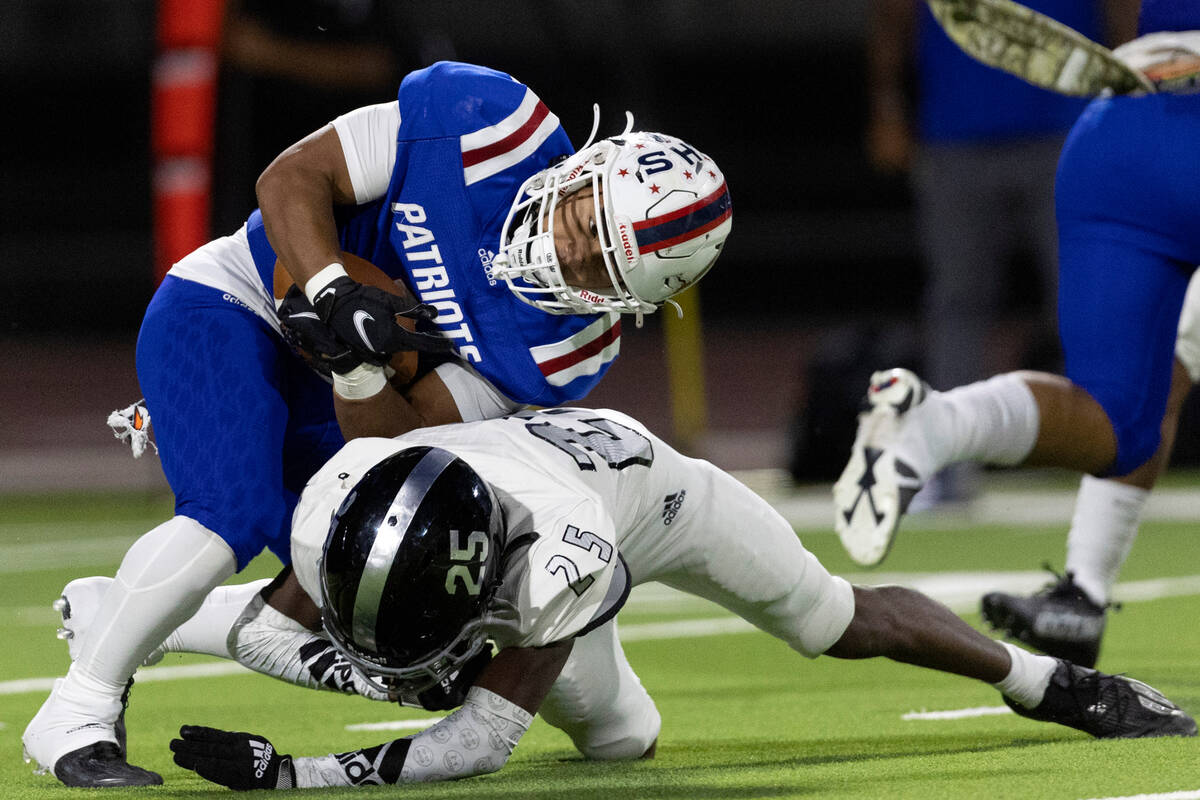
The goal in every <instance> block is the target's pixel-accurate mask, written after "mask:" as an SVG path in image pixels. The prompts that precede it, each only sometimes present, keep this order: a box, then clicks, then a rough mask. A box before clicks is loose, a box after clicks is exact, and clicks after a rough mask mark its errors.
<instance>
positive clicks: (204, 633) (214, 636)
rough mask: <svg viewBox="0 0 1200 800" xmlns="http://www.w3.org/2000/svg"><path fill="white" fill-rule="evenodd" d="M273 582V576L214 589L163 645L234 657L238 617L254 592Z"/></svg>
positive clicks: (175, 649)
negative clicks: (230, 641) (230, 642)
mask: <svg viewBox="0 0 1200 800" xmlns="http://www.w3.org/2000/svg"><path fill="white" fill-rule="evenodd" d="M270 582H271V579H270V578H263V579H262V580H259V581H252V582H250V583H241V584H236V585H233V586H218V587H217V588H215V589H213V590H212V591H211V592H209V593H208V597H205V598H204V603H203V604H201V606H200V609H199V610H198V611H197V612H196V613H195V614H193V615H192V618H191V619H189V620H188V621H187V622H185V623H183V624H182V625H180V626H179V627H178V628H176V629H175V630H174V631H173V632H172V633H171V635H170V636H168V637H167V640H166V641H165V642H163V649H164V650H166V651H167V652H168V653H203V654H205V655H210V656H219V657H221V658H233V654H232V653H231V652H229V645H228V639H229V632H230V631H231V630H232V629H233V623H235V622H237V621H238V618H239V617H240V616H241V614H242V612H243V611H244V610H245V609H246V606H247V605H249V604H250V601H251V600H253V599H254V596H255V595H256V594H258V593H259V592H260V591H262V589H263V587H265V586H266V585H267V584H269V583H270Z"/></svg>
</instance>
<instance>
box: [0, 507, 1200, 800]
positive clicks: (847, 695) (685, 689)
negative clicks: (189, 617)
mask: <svg viewBox="0 0 1200 800" xmlns="http://www.w3.org/2000/svg"><path fill="white" fill-rule="evenodd" d="M167 514H169V505H166V504H164V503H162V502H161V499H155V498H147V497H142V496H139V497H134V498H113V497H84V498H75V499H74V500H73V501H72V502H66V501H63V500H62V499H61V498H60V499H42V500H29V501H21V502H17V503H14V504H12V505H9V504H8V503H7V500H6V501H5V505H4V507H3V511H0V555H3V556H4V558H7V559H10V560H9V561H8V562H6V563H0V570H3V572H2V573H0V578H2V579H3V580H2V581H0V635H3V637H4V640H5V641H6V642H8V643H9V646H8V647H5V648H3V650H2V651H0V680H3V681H7V680H12V679H17V678H32V677H41V676H50V675H54V674H60V673H61V672H62V671H64V670H65V667H66V648H65V647H64V646H63V644H62V643H61V642H59V641H57V640H55V639H54V636H53V629H54V626H55V616H54V615H53V613H51V612H49V611H48V610H44V609H45V608H46V606H47V604H48V603H49V601H50V600H51V599H53V597H54V596H56V594H57V590H58V589H59V588H60V587H61V586H62V584H63V583H64V582H65V581H66V580H68V579H69V578H71V577H74V576H77V575H82V574H112V572H113V570H114V569H115V566H116V560H117V559H118V558H119V556H120V551H121V549H122V547H123V544H124V541H125V540H128V541H132V540H133V539H134V538H135V537H136V536H137V535H138V534H139V533H141V532H142V531H143V530H145V529H146V528H148V527H150V526H151V525H153V524H155V523H156V522H158V521H160V520H161V519H163V518H164V517H165V515H167ZM1062 534H1063V532H1062V530H1061V529H1052V528H1008V527H1002V526H989V527H973V528H970V529H969V530H966V529H964V530H955V529H951V530H947V529H939V530H931V529H926V530H922V529H918V528H916V527H914V528H912V529H911V530H905V531H904V532H903V533H902V535H901V537H900V540H899V542H898V543H897V545H896V547H895V550H894V552H893V553H892V554H891V556H890V557H889V559H888V561H887V563H886V569H887V571H888V572H889V573H891V572H935V571H947V570H1022V571H1025V570H1031V569H1037V567H1038V564H1040V562H1041V561H1042V560H1047V559H1048V560H1051V561H1057V562H1059V564H1061V560H1062V547H1063V535H1062ZM88 535H91V536H93V537H94V540H95V541H101V542H104V543H105V544H104V546H102V547H98V548H95V549H94V550H91V551H88V552H87V553H85V554H84V555H83V556H73V555H72V552H73V551H75V552H77V551H79V550H80V549H81V547H82V546H81V545H80V544H79V543H78V542H76V541H75V540H78V539H82V538H85V537H87V536H88ZM803 539H804V541H805V543H806V545H807V546H808V547H809V548H810V549H811V550H812V551H813V552H814V553H816V554H817V555H818V556H819V557H820V558H821V559H822V560H823V561H825V563H826V564H827V565H828V566H829V567H830V568H831V569H832V570H834V571H835V572H855V573H861V570H859V569H856V568H854V567H853V565H852V564H851V563H850V562H849V561H848V560H847V559H846V558H845V557H844V556H843V555H842V553H841V550H840V547H839V546H838V544H837V540H836V538H835V537H834V536H832V535H831V534H829V533H826V532H818V531H813V532H804V533H803ZM38 545H50V546H49V547H38ZM82 549H85V550H86V548H82ZM114 553H115V554H114ZM1196 553H1197V550H1196V542H1195V530H1194V526H1189V525H1184V524H1163V523H1157V524H1149V525H1146V526H1145V529H1144V531H1143V534H1142V536H1141V538H1140V540H1139V542H1138V545H1137V547H1136V548H1135V550H1134V554H1133V557H1132V558H1131V559H1130V562H1129V564H1128V567H1127V569H1126V571H1125V573H1124V575H1123V579H1126V580H1141V579H1145V578H1152V577H1160V576H1181V575H1189V574H1193V573H1195V572H1200V569H1198V565H1197V562H1196V558H1195V556H1196ZM18 558H19V559H24V560H23V561H17V560H12V559H18ZM59 561H67V562H70V563H69V564H68V565H66V566H62V565H59V564H58V562H59ZM276 566H277V565H276V564H275V563H273V561H272V560H271V559H269V558H260V559H259V560H258V561H256V562H255V563H254V564H253V565H252V566H251V568H250V575H249V577H261V576H265V575H269V574H271V573H272V572H273V571H274V569H275V567H276ZM980 588H981V590H983V589H986V588H987V587H980ZM717 613H718V611H717V610H715V609H714V607H711V606H705V605H697V604H684V605H681V606H679V607H678V608H674V607H671V606H666V605H664V606H663V607H660V608H646V607H645V606H638V607H634V606H632V605H631V607H630V608H629V610H628V611H627V612H625V613H623V614H622V617H621V620H622V623H624V624H627V625H632V624H636V623H641V622H647V621H662V620H665V619H674V618H685V617H707V616H714V615H716V614H717ZM1197 618H1200V597H1196V596H1187V597H1176V598H1168V599H1160V600H1155V601H1150V602H1140V603H1131V604H1129V605H1127V606H1126V608H1125V609H1124V610H1123V611H1122V612H1121V613H1119V614H1116V615H1114V616H1113V617H1112V619H1111V622H1110V635H1109V636H1108V638H1107V639H1106V642H1105V650H1104V653H1103V655H1102V661H1101V666H1102V667H1105V668H1107V669H1109V670H1121V671H1128V672H1130V673H1131V674H1134V675H1136V676H1139V677H1142V678H1144V679H1146V680H1148V681H1149V682H1151V683H1153V684H1155V685H1157V686H1158V687H1159V688H1161V689H1163V690H1164V691H1166V692H1167V693H1168V694H1169V695H1171V696H1172V697H1173V698H1174V699H1176V700H1178V701H1179V702H1180V703H1182V704H1183V705H1184V706H1185V707H1188V708H1190V709H1191V710H1192V711H1200V666H1197V665H1200V634H1197V632H1196V625H1195V620H1196V619H1197ZM971 621H972V622H973V623H975V624H978V619H977V618H971ZM625 649H626V652H627V654H628V656H629V659H630V661H631V663H632V664H633V666H634V668H635V669H636V670H637V671H638V673H639V674H640V675H641V677H642V680H643V682H644V683H645V685H646V687H647V688H648V690H649V691H650V693H651V695H652V696H653V697H654V698H655V700H656V702H657V703H658V706H659V710H660V711H661V713H662V716H663V721H664V722H663V731H662V735H661V738H660V740H659V747H658V756H657V758H655V759H654V760H653V761H647V762H639V763H633V764H630V763H622V764H592V763H586V762H583V761H581V760H580V759H579V757H578V755H577V754H576V753H575V751H574V750H573V749H572V748H571V746H570V743H569V742H568V741H567V739H566V737H565V736H564V735H563V734H561V733H559V732H558V731H556V730H554V729H552V728H550V727H548V726H547V725H545V724H544V723H543V722H541V721H540V720H538V721H536V722H535V723H534V726H533V728H532V729H531V730H530V732H529V734H528V735H527V736H526V737H525V739H524V740H523V741H522V743H521V746H520V747H519V748H518V750H517V752H516V754H515V755H514V757H513V759H512V760H511V761H510V762H509V764H508V766H507V767H505V769H504V770H503V771H501V772H500V773H498V774H496V775H492V776H487V777H482V778H474V779H470V780H466V781H461V782H457V783H449V784H439V785H423V786H416V787H399V788H384V789H374V790H347V791H330V792H328V793H325V794H323V795H322V796H334V797H340V796H343V795H344V796H364V797H370V796H385V795H386V796H392V795H407V794H412V795H413V796H418V795H419V796H421V797H434V798H437V797H469V798H500V797H504V798H508V797H521V798H525V797H532V798H546V799H547V800H550V798H555V799H556V800H557V798H563V797H598V798H599V797H603V798H611V797H620V798H629V799H631V800H632V799H634V798H688V799H689V800H691V799H692V798H752V797H764V798H776V797H822V798H825V797H836V798H881V797H888V798H920V800H931V799H932V798H961V797H978V798H1005V797H1012V798H1041V797H1047V798H1048V797H1062V798H1089V797H1108V796H1114V795H1136V794H1143V793H1150V792H1173V791H1181V790H1196V789H1200V740H1197V739H1190V740H1153V741H1118V742H1097V741H1094V740H1092V739H1089V738H1088V737H1086V736H1085V735H1083V734H1080V733H1077V732H1074V731H1071V730H1067V729H1065V728H1059V727H1055V726H1050V725H1044V724H1038V723H1034V722H1030V721H1028V720H1024V719H1020V718H1018V717H1014V716H1012V715H1005V716H987V717H979V718H972V719H964V720H957V721H941V722H932V721H905V720H903V719H901V715H902V714H904V713H905V712H908V711H914V710H922V709H928V710H940V709H956V708H966V707H974V706H995V705H998V704H999V697H998V695H997V694H996V692H995V691H994V690H992V689H990V688H989V687H987V686H984V685H982V684H976V683H973V682H971V681H967V680H963V679H958V678H954V677H951V676H946V675H941V674H937V673H932V672H927V671H923V670H918V669H915V668H912V667H905V666H903V665H899V664H893V663H890V662H886V661H870V662H858V663H848V662H843V661H837V660H834V659H829V658H822V659H817V660H814V661H808V660H806V659H803V658H801V657H799V656H797V655H796V654H795V653H793V652H791V651H790V650H788V649H787V648H786V647H785V646H783V645H782V644H780V643H779V642H776V641H774V640H772V639H771V638H769V637H767V636H766V635H764V634H760V633H748V634H734V635H724V636H707V637H699V638H692V639H671V640H657V641H635V642H629V643H627V644H626V646H625ZM202 660H204V659H200V658H198V657H190V656H189V657H185V656H175V655H172V656H168V657H167V660H166V662H165V663H167V664H185V663H197V662H199V661H202ZM43 697H44V693H42V692H30V693H24V694H5V695H0V725H2V727H0V798H5V799H6V800H7V798H13V799H14V800H24V799H25V798H39V799H40V798H45V799H46V800H56V799H57V798H78V797H80V796H92V795H91V793H82V792H80V791H79V790H68V789H65V788H63V787H61V786H60V785H58V784H57V782H56V781H54V780H53V779H51V778H49V777H46V776H34V775H32V774H31V773H30V769H29V767H28V766H27V765H25V764H23V763H22V762H21V759H20V752H21V748H20V734H21V730H22V729H23V727H24V725H25V723H26V722H27V721H28V719H29V718H30V717H31V716H32V715H33V713H34V712H35V711H36V709H37V707H38V706H39V705H40V703H41V701H42V699H43ZM422 716H425V715H424V714H423V713H422V712H417V711H412V710H407V709H400V708H398V707H396V706H387V705H383V704H377V703H371V702H369V701H366V700H360V699H356V698H346V697H342V696H337V695H330V694H320V693H316V692H308V691H304V690H301V689H296V688H293V687H289V686H286V685H284V684H282V683H278V682H275V681H271V680H269V679H266V678H260V677H257V676H234V677H219V678H207V679H194V680H178V681H171V682H156V683H142V684H140V685H138V686H137V688H136V690H135V692H134V695H133V703H132V706H131V708H130V711H129V717H128V718H129V725H130V749H131V753H132V756H133V760H134V761H135V762H137V763H140V764H142V765H144V766H146V767H149V768H152V769H155V770H158V771H160V772H161V773H162V774H163V777H164V778H165V779H166V781H167V785H166V786H164V787H158V788H154V789H147V790H138V791H129V792H121V793H120V794H121V795H128V796H147V797H149V796H152V795H157V796H161V797H176V798H190V797H209V796H214V795H217V794H219V793H223V792H224V791H225V790H224V789H221V788H220V787H215V786H212V785H210V784H206V783H204V782H203V781H202V780H201V779H199V778H197V777H196V776H194V775H193V774H191V773H189V772H186V771H184V770H181V769H178V768H176V767H175V766H174V765H173V764H172V763H171V760H170V755H169V752H168V750H167V747H166V743H167V741H168V740H169V739H170V738H171V736H172V734H173V733H174V732H175V731H176V730H177V729H178V726H179V725H180V724H181V723H200V724H207V725H213V726H218V727H228V728H233V729H239V730H252V731H256V732H260V733H263V734H266V735H267V736H269V737H270V738H271V739H272V740H273V741H274V743H275V744H276V745H277V746H278V747H279V748H280V749H281V750H283V751H284V752H291V753H296V754H305V755H313V754H321V753H326V752H330V751H336V750H346V749H351V748H354V747H359V746H363V745H367V744H373V743H377V742H380V741H384V740H385V739H386V738H388V736H389V734H387V733H378V732H365V733H364V732H352V731H347V730H345V726H346V725H348V724H352V723H361V722H370V721H382V720H394V719H405V718H419V717H422ZM393 735H400V734H393ZM364 791H365V792H366V794H363V792H364Z"/></svg>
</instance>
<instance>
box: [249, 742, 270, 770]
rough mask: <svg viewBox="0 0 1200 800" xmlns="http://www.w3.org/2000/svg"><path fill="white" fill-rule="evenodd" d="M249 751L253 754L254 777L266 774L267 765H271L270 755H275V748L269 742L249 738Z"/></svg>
mask: <svg viewBox="0 0 1200 800" xmlns="http://www.w3.org/2000/svg"><path fill="white" fill-rule="evenodd" d="M250 752H251V753H252V754H253V755H254V777H256V778H261V777H262V776H263V775H265V774H266V772H267V767H269V766H271V756H273V755H275V748H274V747H272V746H271V743H270V742H260V741H257V740H255V739H251V740H250Z"/></svg>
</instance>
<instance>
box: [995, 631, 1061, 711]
mask: <svg viewBox="0 0 1200 800" xmlns="http://www.w3.org/2000/svg"><path fill="white" fill-rule="evenodd" d="M997 644H999V645H1000V646H1001V647H1003V648H1004V649H1006V650H1007V651H1008V655H1009V658H1011V659H1012V667H1011V668H1010V669H1009V671H1008V675H1006V676H1005V677H1004V680H1002V681H1000V682H999V683H994V684H992V685H993V686H995V687H996V688H997V689H999V690H1000V691H1001V692H1002V693H1003V694H1004V695H1005V696H1006V697H1009V698H1011V699H1012V700H1015V701H1016V702H1018V703H1020V704H1021V705H1023V706H1025V707H1026V708H1037V706H1038V705H1040V704H1041V702H1042V698H1043V697H1044V696H1045V695H1046V687H1047V686H1049V685H1050V678H1051V676H1052V675H1054V670H1055V669H1057V668H1058V659H1056V658H1051V657H1050V656H1040V655H1037V654H1035V653H1031V652H1029V651H1028V650H1022V649H1021V648H1019V647H1017V646H1016V645H1013V644H1009V643H1008V642H997Z"/></svg>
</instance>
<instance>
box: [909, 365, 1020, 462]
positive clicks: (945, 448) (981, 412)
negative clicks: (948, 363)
mask: <svg viewBox="0 0 1200 800" xmlns="http://www.w3.org/2000/svg"><path fill="white" fill-rule="evenodd" d="M907 417H908V420H907V421H906V424H905V426H904V429H903V433H902V434H901V437H900V439H899V441H898V442H897V443H896V452H897V454H898V455H899V456H900V457H901V458H902V459H903V460H905V461H907V462H908V463H909V464H910V465H911V466H912V467H913V469H915V470H916V471H917V474H918V475H919V476H920V477H921V480H929V478H931V477H932V476H933V475H934V474H935V473H936V472H937V471H938V470H940V469H941V468H942V467H944V466H946V465H948V464H955V463H958V462H960V461H975V462H979V463H983V464H997V465H1000V466H1015V465H1017V464H1020V463H1021V462H1022V461H1024V460H1025V459H1026V458H1028V456H1029V452H1030V451H1031V450H1033V445H1034V443H1035V442H1036V441H1037V434H1038V422H1039V419H1040V417H1041V414H1040V413H1039V411H1038V406H1037V401H1035V400H1034V398H1033V392H1031V391H1030V390H1029V387H1028V386H1026V385H1025V382H1024V381H1023V380H1021V379H1020V378H1018V377H1017V376H1016V375H1012V374H1004V375H997V376H995V377H994V378H988V379H987V380H985V381H979V382H977V383H971V384H968V385H966V386H960V387H958V388H956V389H951V390H950V391H948V392H932V393H930V395H929V396H928V397H927V398H925V402H923V403H921V405H919V406H917V407H915V408H913V409H911V410H910V411H909V412H908V414H907Z"/></svg>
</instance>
